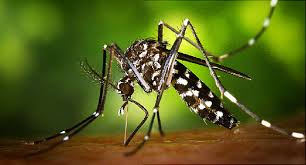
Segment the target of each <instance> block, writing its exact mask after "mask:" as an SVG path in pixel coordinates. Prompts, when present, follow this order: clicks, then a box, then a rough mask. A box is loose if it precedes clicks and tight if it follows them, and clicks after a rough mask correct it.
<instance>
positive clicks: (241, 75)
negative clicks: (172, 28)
mask: <svg viewBox="0 0 306 165" xmlns="http://www.w3.org/2000/svg"><path fill="white" fill-rule="evenodd" d="M167 51H169V50H167ZM169 52H170V51H169ZM178 54H179V55H178V57H177V59H180V60H184V61H188V62H191V63H194V64H198V65H202V66H206V67H207V64H206V62H205V60H202V59H200V58H197V57H193V56H190V55H188V54H184V53H180V52H179V53H178ZM210 65H211V67H212V68H213V69H214V70H219V71H222V72H224V73H227V74H230V75H233V76H235V77H239V78H243V79H246V80H251V77H250V76H248V75H246V74H244V73H241V72H239V71H236V70H234V69H231V68H228V67H226V66H223V65H220V64H216V63H212V62H211V63H210Z"/></svg>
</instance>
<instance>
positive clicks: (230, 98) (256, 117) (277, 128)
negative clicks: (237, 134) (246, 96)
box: [224, 91, 305, 141]
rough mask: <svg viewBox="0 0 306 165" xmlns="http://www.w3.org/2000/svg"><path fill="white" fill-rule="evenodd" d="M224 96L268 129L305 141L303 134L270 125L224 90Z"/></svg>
mask: <svg viewBox="0 0 306 165" xmlns="http://www.w3.org/2000/svg"><path fill="white" fill-rule="evenodd" d="M224 96H225V97H226V98H228V99H229V100H230V101H231V102H232V103H234V104H235V105H237V106H238V107H239V108H240V109H241V110H242V111H243V112H245V113H246V114H248V115H249V116H251V117H252V118H254V119H255V120H256V121H257V122H259V123H260V124H261V125H263V126H265V127H268V128H270V129H272V130H274V131H277V132H279V133H281V134H284V135H288V136H291V137H293V138H297V139H301V141H305V135H304V134H302V133H298V132H288V131H286V130H285V129H282V128H279V127H277V126H275V125H272V124H271V123H270V122H268V121H266V120H263V119H261V118H260V117H259V116H258V115H256V114H255V113H254V112H252V111H251V110H249V109H248V108H247V107H246V106H244V105H243V104H241V103H239V102H238V100H237V99H236V98H235V97H234V96H233V95H232V94H230V93H229V92H228V91H226V92H225V93H224Z"/></svg>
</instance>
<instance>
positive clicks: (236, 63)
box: [0, 0, 305, 138]
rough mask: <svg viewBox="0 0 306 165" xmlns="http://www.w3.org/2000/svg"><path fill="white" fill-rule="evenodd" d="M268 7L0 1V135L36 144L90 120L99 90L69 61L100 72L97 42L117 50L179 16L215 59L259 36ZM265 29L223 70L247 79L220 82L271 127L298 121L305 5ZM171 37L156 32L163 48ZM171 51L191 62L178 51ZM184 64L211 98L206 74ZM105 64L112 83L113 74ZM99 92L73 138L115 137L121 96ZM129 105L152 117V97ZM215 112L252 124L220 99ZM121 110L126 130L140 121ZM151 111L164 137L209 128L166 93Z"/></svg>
mask: <svg viewBox="0 0 306 165" xmlns="http://www.w3.org/2000/svg"><path fill="white" fill-rule="evenodd" d="M269 5H270V2H269V1H190V2H189V1H135V2H125V1H124V2H120V1H108V2H107V1H103V2H102V1H91V2H85V1H53V0H39V1H38V0H37V1H36V0H29V1H15V0H10V1H8V0H0V92H1V94H0V97H1V98H0V100H1V101H0V130H1V131H0V137H2V138H14V137H29V138H35V137H41V136H46V135H50V134H53V133H56V132H58V131H60V130H62V129H64V128H66V127H69V126H72V125H73V124H74V123H76V122H78V121H80V120H82V119H83V118H85V117H87V116H88V115H90V114H92V112H93V111H94V110H95V108H96V104H97V101H98V95H99V86H98V85H97V84H96V83H93V82H92V81H91V80H90V79H88V78H87V77H86V76H85V75H84V74H83V73H82V71H81V69H80V66H79V62H80V60H81V59H82V58H83V57H87V58H88V60H89V63H91V64H92V65H93V66H94V67H95V68H97V69H98V70H100V68H101V48H102V46H103V44H105V43H106V44H109V43H112V42H115V43H117V44H118V45H119V46H120V47H121V48H122V49H123V50H125V49H126V48H127V47H128V46H129V45H130V44H131V43H132V42H133V41H134V40H136V39H141V38H147V37H155V38H156V37H157V24H158V22H159V21H160V20H163V21H165V22H167V23H169V24H170V25H172V26H174V27H176V28H179V27H180V26H181V23H182V21H183V19H184V18H189V19H190V20H191V22H192V23H193V25H194V26H195V28H196V30H197V32H198V35H199V36H200V39H201V41H202V43H203V44H204V47H205V48H207V49H208V50H209V51H210V52H213V53H215V54H222V53H224V52H226V51H228V50H231V49H232V48H236V47H238V46H240V45H241V44H242V43H245V42H247V41H248V39H249V38H251V37H252V36H253V35H254V34H255V33H256V32H257V31H258V30H259V29H260V27H261V26H262V23H263V21H264V18H265V17H266V15H267V13H268V11H269ZM270 25H271V26H270V27H269V28H268V30H267V31H266V33H265V34H264V35H263V37H262V38H260V40H259V42H258V43H256V44H255V46H254V47H252V48H250V49H248V50H246V51H244V52H242V53H240V54H239V55H237V56H235V57H233V58H231V59H228V60H227V61H225V62H223V64H224V65H226V66H229V67H232V68H234V69H237V70H239V71H241V72H244V73H246V74H248V75H250V76H251V77H252V78H253V80H252V81H247V80H242V79H239V78H235V77H232V76H229V75H225V74H223V73H220V76H221V77H220V79H221V81H222V82H223V83H224V85H225V86H226V87H227V89H229V90H230V91H231V92H232V93H233V94H234V95H235V96H236V97H237V98H238V99H239V100H240V101H241V102H242V103H244V104H245V105H247V106H248V107H249V108H250V109H251V110H253V111H254V112H256V113H257V114H258V115H260V116H261V117H263V118H265V119H267V120H270V121H274V122H280V121H282V120H286V118H288V117H291V116H295V115H298V114H300V115H304V114H303V113H301V112H304V110H305V101H304V99H305V1H280V2H279V4H278V6H277V8H276V10H275V15H274V16H273V18H272V21H271V24H270ZM187 33H189V35H190V31H187ZM174 37H175V36H174V35H173V34H172V33H171V32H169V31H165V39H166V40H168V41H169V43H172V42H173V39H174ZM180 50H181V51H182V52H185V53H188V54H192V55H194V56H197V57H201V55H200V53H199V52H198V51H196V50H195V49H193V48H192V47H190V46H189V45H188V44H185V43H184V44H183V45H182V47H181V49H180ZM114 63H116V62H114ZM184 64H186V66H187V67H188V68H190V69H191V70H192V71H194V72H195V73H196V75H198V76H199V77H200V78H201V79H202V80H203V81H204V82H205V83H206V84H207V85H208V86H210V87H211V88H212V89H213V90H214V91H215V92H216V93H218V90H217V88H216V87H215V85H214V82H213V80H212V78H211V77H210V76H209V74H208V70H207V68H204V67H201V66H197V65H194V64H188V63H184ZM114 66H115V67H114V69H113V80H114V81H117V80H119V79H120V77H121V76H122V75H123V73H122V71H120V69H119V67H118V65H114ZM218 73H219V72H218ZM109 91H110V92H109V94H108V97H107V100H106V102H107V103H106V107H105V114H104V117H103V118H99V119H98V120H97V121H95V122H94V123H93V124H91V125H90V126H88V128H87V129H85V130H84V131H83V132H82V134H83V135H97V134H98V135H101V134H123V130H124V117H118V116H117V111H118V109H119V108H120V106H121V105H122V101H121V97H120V96H119V95H118V94H117V93H116V92H115V91H114V90H109ZM218 95H219V94H218ZM134 98H135V100H138V101H139V102H140V103H142V104H144V105H145V106H146V108H147V109H148V110H149V112H152V107H153V104H154V101H155V98H156V94H155V93H153V94H150V95H148V94H146V93H145V92H144V91H142V89H141V88H140V87H139V86H136V92H135V94H134ZM225 106H226V107H228V109H230V111H231V112H232V113H233V114H234V115H235V116H237V117H238V118H239V119H240V120H241V121H242V124H245V123H248V122H254V120H253V119H251V118H250V117H248V116H247V115H245V114H243V113H241V112H240V111H239V109H238V108H237V107H235V106H234V105H232V104H230V103H229V102H228V101H226V103H225ZM129 109H130V113H129V130H132V129H134V128H135V126H136V124H138V123H139V122H140V120H141V119H142V117H143V113H142V111H140V110H139V109H137V108H135V107H134V106H132V105H131V106H130V107H129ZM160 111H161V119H162V124H163V127H164V130H165V131H166V132H169V131H177V130H189V129H203V131H205V129H207V127H216V126H214V125H213V124H211V123H208V125H205V124H204V122H203V121H202V119H200V118H199V117H197V115H195V114H193V113H191V112H190V111H189V110H188V107H187V106H186V105H185V103H184V102H183V101H182V99H181V98H180V96H179V95H178V94H177V93H176V91H175V90H174V89H173V88H170V89H169V90H167V92H165V94H164V96H163V99H162V101H161V109H160ZM148 123H149V122H147V123H146V125H145V126H144V127H143V129H142V130H141V131H145V130H146V129H147V125H148ZM301 127H303V126H301ZM154 130H157V129H156V128H154Z"/></svg>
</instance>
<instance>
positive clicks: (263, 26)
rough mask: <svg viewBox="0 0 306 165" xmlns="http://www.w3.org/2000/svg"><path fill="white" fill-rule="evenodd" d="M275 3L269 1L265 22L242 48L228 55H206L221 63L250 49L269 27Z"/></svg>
mask: <svg viewBox="0 0 306 165" xmlns="http://www.w3.org/2000/svg"><path fill="white" fill-rule="evenodd" d="M277 1H278V0H271V2H270V11H269V13H268V15H267V17H266V18H265V20H264V22H263V24H262V27H261V29H260V30H259V31H258V32H257V33H256V34H255V36H254V37H252V38H251V39H249V41H248V42H247V43H245V44H243V45H242V46H240V47H238V48H236V49H234V50H231V51H229V52H228V53H224V54H223V55H221V56H214V55H212V54H211V53H209V54H208V55H211V56H213V58H212V59H213V60H214V61H216V62H221V61H223V60H224V59H227V58H229V57H232V56H233V55H236V54H237V53H239V52H241V51H243V50H245V49H247V48H249V47H252V46H253V45H254V44H255V43H256V41H257V40H258V39H259V38H260V37H261V36H262V34H263V33H264V32H265V31H266V29H267V28H268V26H269V25H270V21H271V18H272V15H273V13H274V10H275V7H276V5H277Z"/></svg>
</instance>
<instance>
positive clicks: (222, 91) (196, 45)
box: [161, 21, 225, 99]
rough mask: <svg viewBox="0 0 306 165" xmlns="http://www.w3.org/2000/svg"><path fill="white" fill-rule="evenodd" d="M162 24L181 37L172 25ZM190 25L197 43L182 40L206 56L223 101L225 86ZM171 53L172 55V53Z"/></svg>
mask: <svg viewBox="0 0 306 165" xmlns="http://www.w3.org/2000/svg"><path fill="white" fill-rule="evenodd" d="M161 23H162V25H164V26H165V27H167V28H168V29H170V30H171V31H173V32H174V33H176V34H177V35H179V32H178V31H177V30H175V29H174V28H173V27H171V26H170V25H168V24H167V23H164V22H162V21H161ZM188 25H190V27H191V30H192V33H193V35H194V37H195V39H196V41H197V43H194V42H193V41H192V40H190V39H189V38H187V37H184V36H183V37H182V38H183V39H185V40H186V41H187V42H189V43H190V44H191V45H193V46H194V47H195V48H197V49H198V50H200V51H201V53H202V54H203V55H204V60H205V63H206V65H207V67H208V68H209V72H210V74H211V76H212V77H213V79H214V81H215V84H216V86H217V87H218V89H219V91H220V93H221V99H222V98H223V94H224V92H225V88H224V87H223V85H222V84H221V82H220V80H219V78H218V77H217V75H216V73H215V71H214V70H213V68H212V66H211V64H210V62H209V59H208V56H207V52H206V50H205V49H204V48H203V46H202V44H201V42H200V40H199V38H198V36H197V34H196V32H195V30H194V28H193V26H192V24H191V23H190V22H189V21H188ZM170 53H171V52H170Z"/></svg>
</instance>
